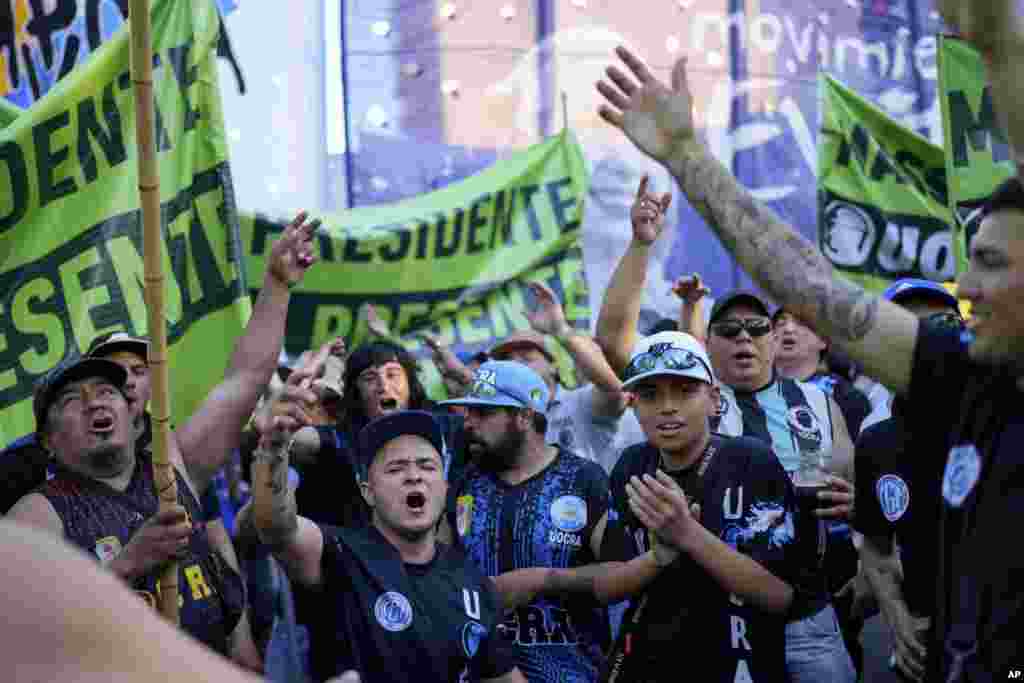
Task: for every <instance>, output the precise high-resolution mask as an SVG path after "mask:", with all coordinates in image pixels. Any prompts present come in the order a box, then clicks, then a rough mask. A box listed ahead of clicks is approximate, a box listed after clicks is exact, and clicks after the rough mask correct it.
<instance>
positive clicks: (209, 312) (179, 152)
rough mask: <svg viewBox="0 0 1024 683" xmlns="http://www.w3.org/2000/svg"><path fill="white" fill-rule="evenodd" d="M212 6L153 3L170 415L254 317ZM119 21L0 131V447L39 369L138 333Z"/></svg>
mask: <svg viewBox="0 0 1024 683" xmlns="http://www.w3.org/2000/svg"><path fill="white" fill-rule="evenodd" d="M219 25H220V24H219V20H218V16H217V9H216V6H215V4H214V2H213V0H197V1H195V2H175V1H174V0H156V2H154V4H153V46H154V52H155V53H156V56H155V64H156V67H155V69H154V80H155V84H154V86H155V100H156V106H157V151H158V154H159V163H160V179H161V188H160V190H161V202H162V207H163V221H164V231H165V232H164V234H165V238H166V247H167V251H166V255H165V259H164V270H165V274H166V278H167V284H166V291H165V300H166V312H165V315H166V317H167V322H168V341H169V342H170V344H171V347H170V367H169V374H170V382H171V390H172V419H173V420H174V421H175V422H177V423H179V424H180V422H181V421H182V420H183V419H184V418H185V417H187V416H188V415H189V414H190V413H191V412H192V411H193V410H194V408H195V407H196V406H197V404H198V403H199V402H200V401H202V400H203V398H205V396H206V394H207V392H208V391H209V389H210V388H211V387H212V386H213V385H215V384H216V383H217V382H218V381H219V379H220V378H221V377H222V376H223V374H224V369H225V367H226V366H227V361H228V357H229V355H230V352H231V350H232V347H233V341H234V339H235V337H236V336H237V335H238V334H239V333H240V331H241V330H242V327H243V325H244V322H245V320H246V319H247V316H248V313H249V299H248V295H247V294H248V293H247V292H246V291H245V288H244V286H243V284H244V282H243V279H242V278H241V277H240V275H239V270H240V269H239V267H238V266H239V264H240V263H241V255H240V253H238V252H237V249H234V248H233V247H232V246H231V245H232V244H236V245H237V243H238V242H237V239H234V240H233V239H232V235H236V236H237V216H236V213H235V208H234V199H233V196H232V187H231V178H230V172H229V168H228V163H227V158H228V149H227V143H226V139H225V136H224V123H223V114H222V111H221V104H220V90H219V85H218V77H217V65H216V63H215V50H216V46H217V38H218V31H219ZM128 62H129V44H128V35H127V32H126V27H122V30H121V32H120V33H119V34H118V35H117V37H116V38H115V39H112V40H111V41H110V42H108V43H106V44H104V45H103V46H102V47H100V48H99V49H98V50H97V51H96V52H94V53H93V54H92V56H91V57H90V58H89V61H88V62H87V63H85V64H84V65H82V66H81V67H79V68H77V69H75V70H74V71H72V72H71V73H70V74H69V75H68V76H66V77H65V78H64V79H62V80H61V81H60V83H58V84H57V85H56V86H55V87H54V88H53V89H52V90H51V91H50V92H49V93H48V94H47V95H46V96H44V97H43V98H42V99H40V100H39V101H37V102H36V103H35V104H34V105H33V106H32V107H31V108H30V109H27V110H25V111H22V112H20V113H18V112H16V111H11V112H6V113H9V114H10V116H9V117H8V118H9V119H13V120H9V122H8V123H7V125H6V126H4V127H3V128H2V129H0V440H2V442H3V443H7V442H8V441H10V440H11V439H13V438H16V437H19V436H21V435H23V434H25V433H27V432H31V431H32V430H34V429H35V425H34V420H33V417H32V409H31V392H32V387H33V384H34V382H35V381H36V380H37V379H38V378H39V376H40V375H41V374H43V373H44V372H46V371H47V370H48V369H49V368H51V367H53V366H54V365H55V364H56V363H57V362H59V361H60V360H61V359H63V358H65V357H70V356H76V355H78V354H80V353H82V352H83V351H84V350H85V349H86V348H88V346H89V344H90V343H91V342H92V341H93V339H95V338H96V337H97V336H99V335H101V334H104V333H106V332H110V331H114V330H125V331H129V332H132V333H134V334H146V333H147V322H146V309H145V303H144V298H143V291H144V290H143V281H142V280H143V275H142V273H143V269H142V252H141V247H142V243H141V241H142V233H141V221H140V214H139V210H138V206H139V199H138V189H137V184H138V180H137V178H138V176H137V171H136V161H135V159H136V147H135V106H134V101H133V91H132V87H131V79H130V76H129V69H128Z"/></svg>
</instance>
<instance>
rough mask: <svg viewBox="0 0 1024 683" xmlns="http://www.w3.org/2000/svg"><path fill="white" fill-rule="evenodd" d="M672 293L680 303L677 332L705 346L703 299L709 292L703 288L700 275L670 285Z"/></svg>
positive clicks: (690, 276) (683, 278)
mask: <svg viewBox="0 0 1024 683" xmlns="http://www.w3.org/2000/svg"><path fill="white" fill-rule="evenodd" d="M672 293H673V294H675V295H676V296H677V297H679V299H680V300H681V301H682V304H681V305H680V306H679V331H680V332H685V333H687V334H688V335H690V336H691V337H693V338H694V339H696V340H697V341H699V342H700V343H701V344H706V343H707V336H708V335H707V326H706V325H705V324H704V297H705V296H707V295H708V294H710V293H711V290H710V289H708V288H707V287H705V286H704V282H703V280H701V277H700V275H698V274H697V273H694V274H693V275H689V276H686V277H681V278H679V279H678V280H676V281H675V282H674V283H672Z"/></svg>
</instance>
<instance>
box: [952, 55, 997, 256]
mask: <svg viewBox="0 0 1024 683" xmlns="http://www.w3.org/2000/svg"><path fill="white" fill-rule="evenodd" d="M939 99H940V101H941V106H942V126H943V130H944V135H945V147H946V152H947V153H946V174H947V177H948V178H949V206H950V209H951V210H952V211H953V215H954V216H956V219H957V224H958V226H959V230H958V234H959V235H962V236H963V239H958V240H957V262H958V263H959V264H960V268H961V270H962V269H964V268H965V267H966V260H967V249H966V246H967V243H968V242H969V241H970V238H971V237H973V236H974V233H975V232H976V231H977V229H978V219H979V217H980V213H981V211H980V209H981V208H982V206H983V205H984V204H985V201H986V200H987V199H988V197H989V195H991V194H992V191H993V190H995V189H996V187H998V186H999V185H1000V184H1001V183H1002V182H1003V181H1004V180H1006V179H1007V178H1009V177H1010V176H1012V175H1013V174H1014V173H1015V172H1016V169H1015V168H1014V164H1013V161H1012V160H1011V158H1010V148H1009V146H1008V145H1007V143H1006V138H1005V136H1004V135H1003V133H1002V131H1000V130H999V125H998V121H997V119H996V111H995V106H994V104H993V102H992V89H991V86H990V85H988V77H987V76H986V74H985V64H984V62H983V61H982V59H981V55H979V54H978V53H977V52H976V51H975V50H974V48H972V47H971V46H970V45H968V44H967V43H965V42H964V41H962V40H960V39H958V38H951V37H948V36H943V37H942V38H941V39H940V42H939Z"/></svg>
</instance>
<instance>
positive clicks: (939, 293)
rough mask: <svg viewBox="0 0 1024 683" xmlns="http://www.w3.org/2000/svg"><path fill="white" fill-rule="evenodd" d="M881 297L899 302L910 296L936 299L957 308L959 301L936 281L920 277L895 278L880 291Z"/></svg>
mask: <svg viewBox="0 0 1024 683" xmlns="http://www.w3.org/2000/svg"><path fill="white" fill-rule="evenodd" d="M882 297H883V298H885V299H887V300H888V301H891V302H893V303H899V302H900V301H903V300H905V299H909V298H911V297H921V298H930V299H938V300H939V301H941V302H942V303H944V304H947V305H949V306H952V307H953V308H957V307H958V305H959V303H958V302H957V300H956V297H955V296H953V295H952V294H951V293H950V291H949V290H948V289H946V288H945V287H943V286H942V285H940V284H939V283H938V282H932V281H931V280H922V279H920V278H911V277H908V278H903V279H902V280H897V281H896V282H894V283H892V284H891V285H889V286H888V287H886V289H885V291H884V292H882Z"/></svg>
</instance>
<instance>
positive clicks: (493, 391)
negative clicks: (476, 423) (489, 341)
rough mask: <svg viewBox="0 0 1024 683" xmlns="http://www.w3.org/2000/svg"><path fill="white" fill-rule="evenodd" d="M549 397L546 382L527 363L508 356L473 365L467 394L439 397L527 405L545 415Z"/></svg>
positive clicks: (465, 402)
mask: <svg viewBox="0 0 1024 683" xmlns="http://www.w3.org/2000/svg"><path fill="white" fill-rule="evenodd" d="M550 400H551V394H550V392H549V391H548V385H547V384H545V383H544V380H542V379H541V378H540V375H538V374H537V373H536V372H534V371H533V370H531V369H530V368H529V367H527V366H526V365H523V364H522V363H517V362H515V361H510V360H492V361H487V362H486V363H484V364H483V365H481V366H480V367H479V368H478V369H477V371H476V374H475V375H474V376H473V385H472V386H471V387H470V389H469V393H468V394H466V395H465V396H463V397H462V398H456V399H452V400H450V401H442V402H441V405H449V406H495V407H501V408H527V409H529V410H533V411H535V412H538V413H540V414H541V415H545V414H547V411H548V403H549V402H550Z"/></svg>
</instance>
